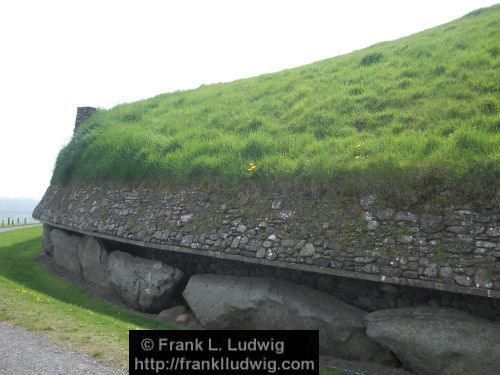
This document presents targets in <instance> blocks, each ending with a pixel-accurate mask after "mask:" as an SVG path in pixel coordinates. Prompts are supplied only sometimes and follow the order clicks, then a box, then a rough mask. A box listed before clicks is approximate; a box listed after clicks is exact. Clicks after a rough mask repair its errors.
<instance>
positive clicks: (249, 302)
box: [183, 274, 389, 361]
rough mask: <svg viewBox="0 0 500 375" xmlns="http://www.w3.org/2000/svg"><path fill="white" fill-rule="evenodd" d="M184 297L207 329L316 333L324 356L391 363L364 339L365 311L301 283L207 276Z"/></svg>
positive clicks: (192, 280) (194, 278)
mask: <svg viewBox="0 0 500 375" xmlns="http://www.w3.org/2000/svg"><path fill="white" fill-rule="evenodd" d="M183 296H184V299H185V300H186V302H187V303H188V305H189V307H190V308H191V310H192V311H193V313H194V315H195V317H196V318H197V319H198V320H199V321H200V323H201V324H202V325H203V326H204V327H206V328H210V329H250V330H255V329H312V330H316V329H318V330H319V335H320V351H321V352H322V353H325V354H329V355H334V356H340V357H344V358H351V359H372V360H380V361H385V360H387V359H389V352H388V351H385V350H382V349H381V347H380V346H378V345H376V344H375V343H373V342H372V341H371V340H369V339H368V337H367V336H366V334H365V326H364V321H363V318H364V316H365V315H366V313H365V312H364V311H362V310H360V309H358V308H356V307H354V306H350V305H348V304H346V303H345V302H343V301H341V300H340V299H338V298H335V297H333V296H331V295H329V294H326V293H323V292H320V291H317V290H314V289H311V288H308V287H305V286H302V285H297V284H293V283H289V282H285V281H282V280H276V279H271V278H259V277H238V276H226V275H211V274H205V275H195V276H192V277H191V278H190V279H189V282H188V284H187V287H186V289H185V290H184V292H183Z"/></svg>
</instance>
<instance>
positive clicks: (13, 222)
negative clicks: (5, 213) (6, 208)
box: [0, 217, 38, 227]
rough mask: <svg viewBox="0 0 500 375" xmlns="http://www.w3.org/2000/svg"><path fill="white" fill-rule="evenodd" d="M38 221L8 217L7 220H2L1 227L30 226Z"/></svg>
mask: <svg viewBox="0 0 500 375" xmlns="http://www.w3.org/2000/svg"><path fill="white" fill-rule="evenodd" d="M36 223H38V220H33V219H32V218H27V217H7V218H6V219H5V218H4V219H2V222H1V225H0V226H1V227H7V226H14V225H28V224H36Z"/></svg>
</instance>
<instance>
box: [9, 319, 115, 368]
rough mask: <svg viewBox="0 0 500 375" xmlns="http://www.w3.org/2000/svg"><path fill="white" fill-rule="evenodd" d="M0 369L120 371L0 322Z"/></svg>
mask: <svg viewBox="0 0 500 375" xmlns="http://www.w3.org/2000/svg"><path fill="white" fill-rule="evenodd" d="M0 373H1V374H9V375H35V374H36V375H45V374H47V375H59V374H61V375H81V374H89V375H91V374H95V375H123V374H124V373H123V372H120V371H119V370H117V369H114V368H110V367H107V366H104V365H103V364H101V363H100V362H99V361H98V360H96V359H95V358H93V357H89V356H86V355H83V354H80V353H76V352H72V351H70V350H68V349H65V348H62V347H60V346H57V345H55V344H54V343H52V342H51V341H49V340H48V339H46V338H43V337H39V336H36V335H34V334H32V333H28V332H25V331H23V330H21V329H19V328H14V327H11V326H9V325H7V324H5V323H1V322H0Z"/></svg>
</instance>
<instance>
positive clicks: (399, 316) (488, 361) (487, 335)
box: [365, 306, 500, 375]
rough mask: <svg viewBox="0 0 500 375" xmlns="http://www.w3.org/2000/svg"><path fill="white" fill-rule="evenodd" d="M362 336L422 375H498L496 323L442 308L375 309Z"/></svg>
mask: <svg viewBox="0 0 500 375" xmlns="http://www.w3.org/2000/svg"><path fill="white" fill-rule="evenodd" d="M365 319H366V322H367V330H366V332H367V335H368V337H370V338H371V339H372V340H374V341H376V342H378V343H379V344H380V345H382V346H384V347H385V348H387V349H389V350H391V351H393V352H394V353H395V354H396V356H397V357H398V358H399V360H401V362H402V363H403V364H404V365H405V367H407V368H409V369H411V370H413V371H414V372H415V373H417V374H422V375H438V374H439V375H452V374H453V375H466V374H468V375H470V374H482V375H494V374H499V373H500V325H499V324H498V323H494V322H490V321H487V320H484V319H482V318H478V317H474V316H472V315H470V314H467V313H465V312H462V311H458V310H454V309H450V308H443V307H429V306H422V307H407V308H400V309H392V310H380V311H376V312H373V313H370V314H368V315H367V316H366V317H365Z"/></svg>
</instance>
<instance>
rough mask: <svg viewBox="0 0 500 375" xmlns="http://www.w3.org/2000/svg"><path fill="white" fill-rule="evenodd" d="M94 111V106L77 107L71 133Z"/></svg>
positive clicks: (95, 109)
mask: <svg viewBox="0 0 500 375" xmlns="http://www.w3.org/2000/svg"><path fill="white" fill-rule="evenodd" d="M96 111H97V108H94V107H78V108H77V109H76V120H75V128H74V130H73V133H74V132H76V131H77V130H78V128H79V127H80V125H81V124H83V123H84V122H85V121H86V120H88V119H89V118H90V117H91V116H92V115H93V114H94V113H95V112H96Z"/></svg>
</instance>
